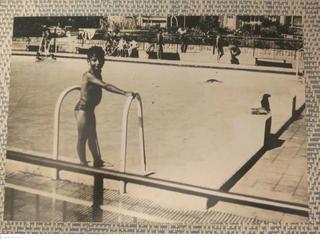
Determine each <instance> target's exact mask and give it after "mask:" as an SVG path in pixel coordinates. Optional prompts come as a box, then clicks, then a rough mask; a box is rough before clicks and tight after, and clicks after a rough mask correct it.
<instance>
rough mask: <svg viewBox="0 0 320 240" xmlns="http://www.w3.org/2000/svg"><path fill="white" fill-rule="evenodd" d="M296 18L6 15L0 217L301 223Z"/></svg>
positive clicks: (300, 67)
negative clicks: (0, 213)
mask: <svg viewBox="0 0 320 240" xmlns="http://www.w3.org/2000/svg"><path fill="white" fill-rule="evenodd" d="M302 26H303V21H302V16H243V15H242V16H228V15H220V16H141V15H139V16H131V17H123V16H118V17H117V16H90V17H88V16H77V17H75V16H70V17H15V18H14V26H13V33H12V56H11V63H10V64H11V67H10V70H11V72H10V90H9V94H10V96H9V113H8V138H7V148H6V152H7V155H6V167H5V168H6V169H5V172H6V176H5V202H4V205H5V206H4V220H14V221H50V222H52V221H59V222H104V223H146V224H153V223H172V224H174V223H183V224H221V223H222V224H224V223H226V224H227V223H242V224H243V223H246V224H250V223H261V222H277V223H287V222H290V223H292V222H306V221H308V213H309V207H308V199H309V196H308V177H307V176H308V175H307V159H306V148H307V132H306V124H305V75H304V74H305V72H304V64H303V52H304V49H303V31H302Z"/></svg>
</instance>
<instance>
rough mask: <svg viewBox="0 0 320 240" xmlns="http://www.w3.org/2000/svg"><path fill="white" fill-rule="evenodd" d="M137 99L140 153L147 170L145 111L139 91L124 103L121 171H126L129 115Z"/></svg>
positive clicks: (143, 169) (143, 166) (143, 167)
mask: <svg viewBox="0 0 320 240" xmlns="http://www.w3.org/2000/svg"><path fill="white" fill-rule="evenodd" d="M134 99H136V100H137V102H138V119H139V141H140V154H141V167H142V171H143V172H146V168H147V162H146V152H145V144H144V127H143V111H142V101H141V96H140V95H139V94H138V93H137V94H136V96H135V97H133V96H129V97H128V98H127V101H126V103H125V105H124V109H123V115H122V136H121V162H120V171H122V172H125V171H126V159H127V140H128V117H129V110H130V106H131V103H132V102H133V100H134Z"/></svg>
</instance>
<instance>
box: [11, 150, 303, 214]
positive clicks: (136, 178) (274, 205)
mask: <svg viewBox="0 0 320 240" xmlns="http://www.w3.org/2000/svg"><path fill="white" fill-rule="evenodd" d="M7 158H8V159H12V160H16V161H21V162H24V163H30V164H35V165H37V166H44V167H49V168H59V169H63V170H65V171H71V172H76V173H80V174H85V175H90V176H94V177H95V176H98V177H99V178H102V179H103V178H108V179H113V180H117V181H125V182H130V183H133V184H138V185H144V186H149V187H153V188H158V189H163V190H167V191H172V192H176V193H183V194H188V195H193V196H198V197H204V198H215V199H217V200H222V201H225V202H231V203H236V204H241V205H247V206H253V207H258V208H264V209H269V210H274V211H282V212H287V213H291V214H297V215H302V216H308V214H309V208H308V206H306V205H304V204H298V203H292V202H286V201H280V200H273V199H267V198H261V197H253V196H248V195H244V194H239V193H229V192H223V191H219V190H213V189H210V188H206V187H200V186H194V185H190V184H184V183H179V182H174V181H169V180H163V179H159V178H152V177H146V176H140V175H136V174H130V173H123V172H119V171H114V170H108V169H103V168H94V167H89V166H84V165H80V164H75V163H70V162H66V161H56V160H54V159H49V158H46V157H39V156H35V155H31V154H26V153H21V152H16V151H10V150H8V151H7ZM103 191H104V189H103V182H102V184H101V185H94V190H93V207H94V208H100V207H101V205H103Z"/></svg>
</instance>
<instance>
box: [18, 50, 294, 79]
mask: <svg viewBox="0 0 320 240" xmlns="http://www.w3.org/2000/svg"><path fill="white" fill-rule="evenodd" d="M12 54H13V55H20V56H35V52H30V51H23V50H13V51H12ZM140 55H141V57H140V58H129V57H126V58H125V57H109V56H108V57H106V59H107V60H109V61H117V62H128V63H140V64H156V65H167V66H180V67H195V68H214V69H228V70H237V71H253V72H266V73H277V74H290V75H295V74H296V69H295V67H294V68H283V67H279V66H255V65H254V57H253V56H252V55H251V54H247V55H245V56H242V58H243V60H245V59H247V60H246V61H242V63H243V64H240V65H234V64H230V63H229V57H228V56H225V57H224V58H223V59H222V60H221V62H220V63H217V60H216V56H215V55H212V54H209V53H206V52H200V53H183V54H181V60H164V59H161V60H159V59H148V58H147V56H146V53H144V52H142V53H141V54H140ZM55 56H56V57H58V58H75V59H86V58H87V56H86V55H85V54H76V53H56V54H55Z"/></svg>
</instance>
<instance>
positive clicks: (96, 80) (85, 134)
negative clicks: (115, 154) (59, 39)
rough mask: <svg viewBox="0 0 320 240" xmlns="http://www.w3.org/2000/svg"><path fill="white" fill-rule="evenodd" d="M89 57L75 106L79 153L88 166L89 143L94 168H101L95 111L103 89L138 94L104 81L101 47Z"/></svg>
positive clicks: (124, 93) (93, 49) (90, 51)
mask: <svg viewBox="0 0 320 240" xmlns="http://www.w3.org/2000/svg"><path fill="white" fill-rule="evenodd" d="M87 55H88V59H87V61H88V64H89V66H90V69H89V71H87V72H85V73H84V74H83V76H82V82H81V90H80V91H81V93H80V100H79V102H78V103H77V105H76V106H75V117H76V120H77V127H78V141H77V152H78V155H79V158H80V162H81V163H82V164H84V165H86V166H87V165H88V162H87V160H86V142H87V141H88V145H89V149H90V152H91V154H92V157H93V160H94V166H95V167H101V166H103V164H104V162H103V161H102V160H101V155H100V150H99V145H98V140H97V132H96V117H95V114H94V109H95V107H96V106H97V105H98V104H99V103H100V101H101V97H102V89H105V90H107V91H109V92H113V93H116V94H121V95H125V96H133V97H134V96H135V95H136V94H135V93H133V92H127V91H124V90H121V89H119V88H117V87H115V86H113V85H112V84H109V83H106V82H104V81H103V80H102V76H101V69H102V67H103V65H104V51H103V49H102V48H101V47H97V46H94V47H91V48H90V49H89V50H88V54H87Z"/></svg>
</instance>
